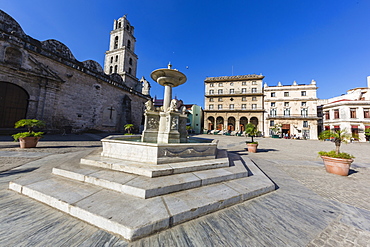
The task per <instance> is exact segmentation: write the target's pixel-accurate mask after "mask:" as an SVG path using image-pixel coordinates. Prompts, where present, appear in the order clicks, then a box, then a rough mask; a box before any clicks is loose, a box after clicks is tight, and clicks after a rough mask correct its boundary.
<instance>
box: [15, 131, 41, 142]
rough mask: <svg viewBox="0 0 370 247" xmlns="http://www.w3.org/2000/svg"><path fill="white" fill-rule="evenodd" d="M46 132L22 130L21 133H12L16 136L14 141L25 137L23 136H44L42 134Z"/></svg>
mask: <svg viewBox="0 0 370 247" xmlns="http://www.w3.org/2000/svg"><path fill="white" fill-rule="evenodd" d="M43 134H44V132H33V131H32V132H21V133H17V134H14V135H12V137H13V138H14V141H18V139H19V138H23V137H42V135H43Z"/></svg>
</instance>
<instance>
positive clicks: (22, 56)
mask: <svg viewBox="0 0 370 247" xmlns="http://www.w3.org/2000/svg"><path fill="white" fill-rule="evenodd" d="M0 31H1V33H0V83H1V84H0V87H1V86H3V87H4V85H6V84H7V83H10V84H14V85H18V86H19V87H21V88H23V89H24V90H25V91H26V92H27V93H28V95H29V98H28V108H27V114H26V116H24V117H27V118H37V119H42V120H45V121H46V122H47V126H48V128H49V129H53V130H60V129H63V128H65V126H70V127H69V128H72V129H73V131H83V130H88V129H96V130H101V131H123V125H125V124H127V123H132V124H134V126H135V127H137V128H139V127H140V125H141V123H142V116H143V110H144V103H145V102H146V101H147V100H148V98H149V96H145V95H143V94H141V92H138V91H135V90H134V89H132V88H129V87H127V86H126V85H125V84H124V82H123V81H122V79H121V77H120V76H119V75H117V74H113V75H110V76H109V75H106V74H104V72H103V69H102V68H101V66H100V65H99V64H98V63H97V62H95V61H92V60H88V61H84V62H79V61H77V60H76V59H75V58H74V56H73V54H72V52H71V51H70V50H69V49H68V47H66V46H65V45H64V44H62V43H61V42H59V41H56V40H47V41H43V42H40V41H37V40H35V39H33V38H31V37H29V36H27V35H26V34H24V32H23V31H22V29H21V27H20V26H19V24H18V23H17V22H16V21H15V20H14V19H12V18H11V17H10V16H9V15H7V14H6V13H4V12H3V11H1V10H0ZM5 104H6V105H5V106H0V107H7V109H8V110H7V109H5V110H4V109H0V112H7V111H10V110H9V109H11V105H9V104H10V103H6V102H5ZM4 116H5V115H4ZM0 121H1V119H0Z"/></svg>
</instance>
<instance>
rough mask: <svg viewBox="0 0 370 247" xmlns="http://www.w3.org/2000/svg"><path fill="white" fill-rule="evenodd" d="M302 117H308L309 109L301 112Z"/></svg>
mask: <svg viewBox="0 0 370 247" xmlns="http://www.w3.org/2000/svg"><path fill="white" fill-rule="evenodd" d="M301 116H302V117H307V116H308V109H307V108H303V109H302V110H301Z"/></svg>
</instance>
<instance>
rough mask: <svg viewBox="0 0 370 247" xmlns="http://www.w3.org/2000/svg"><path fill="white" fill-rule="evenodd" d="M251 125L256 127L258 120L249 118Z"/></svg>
mask: <svg viewBox="0 0 370 247" xmlns="http://www.w3.org/2000/svg"><path fill="white" fill-rule="evenodd" d="M250 121H251V123H252V124H254V125H255V126H258V118H256V117H251V119H250Z"/></svg>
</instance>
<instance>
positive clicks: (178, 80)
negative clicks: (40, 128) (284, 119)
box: [9, 65, 275, 241]
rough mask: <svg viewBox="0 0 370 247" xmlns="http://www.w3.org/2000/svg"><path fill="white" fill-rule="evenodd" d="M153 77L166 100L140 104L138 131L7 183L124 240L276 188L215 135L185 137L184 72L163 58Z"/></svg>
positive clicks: (104, 141) (24, 193) (255, 167)
mask: <svg viewBox="0 0 370 247" xmlns="http://www.w3.org/2000/svg"><path fill="white" fill-rule="evenodd" d="M151 77H152V79H153V80H154V81H156V82H157V83H159V84H160V85H162V86H164V102H163V107H162V109H160V110H156V109H155V108H154V106H153V103H152V101H148V102H147V103H146V105H145V107H146V111H145V124H144V131H143V133H142V135H141V136H117V135H114V136H108V137H107V138H104V139H102V140H101V141H102V151H101V150H97V151H95V152H92V153H90V154H87V155H86V153H80V154H75V157H74V158H71V159H69V160H66V162H65V163H64V164H62V165H60V166H59V167H54V168H52V171H51V173H48V174H45V175H43V176H32V174H30V176H26V177H23V178H20V179H18V180H15V181H13V182H10V184H9V188H10V189H12V190H14V191H17V192H18V193H21V194H23V195H26V196H28V197H31V198H33V199H35V200H38V201H40V202H42V203H45V204H47V205H49V206H51V207H54V208H56V209H58V210H60V211H63V212H65V213H67V214H69V215H72V216H74V217H76V218H78V219H81V220H83V221H85V222H88V223H90V224H92V225H95V226H97V227H99V228H101V229H104V230H106V231H109V232H112V233H114V234H118V235H120V236H122V237H123V238H125V239H127V240H129V241H133V240H136V239H139V238H143V237H145V236H148V235H151V234H154V233H156V232H158V231H161V230H164V229H167V228H170V227H172V226H174V225H178V224H181V223H183V222H186V221H189V220H192V219H194V218H197V217H200V216H204V215H206V214H209V213H212V212H215V211H217V210H220V209H223V208H226V207H228V206H231V205H234V204H237V203H241V202H243V201H246V200H248V199H251V198H253V197H256V196H259V195H261V194H264V193H267V192H270V191H273V190H274V189H275V185H274V184H273V182H272V181H271V180H270V179H269V178H267V177H266V175H265V174H264V173H263V172H262V171H260V170H259V168H258V167H257V166H256V165H255V164H254V163H253V162H252V161H251V160H250V159H248V158H245V157H243V158H241V157H239V156H238V155H236V154H229V153H228V152H227V151H226V150H223V149H218V148H217V145H218V143H217V141H212V140H208V141H204V140H203V141H201V142H197V143H193V142H188V137H187V132H186V119H187V117H186V114H185V108H184V107H182V106H179V105H178V102H177V101H176V100H175V99H172V88H174V87H177V86H179V85H181V84H184V83H185V82H186V76H185V75H184V74H183V73H181V72H180V71H178V70H175V69H172V68H171V65H169V66H168V68H163V69H157V70H155V71H153V72H152V73H151ZM135 138H136V139H140V141H138V140H134V139H135ZM74 160H78V161H79V162H78V161H77V162H74Z"/></svg>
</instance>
